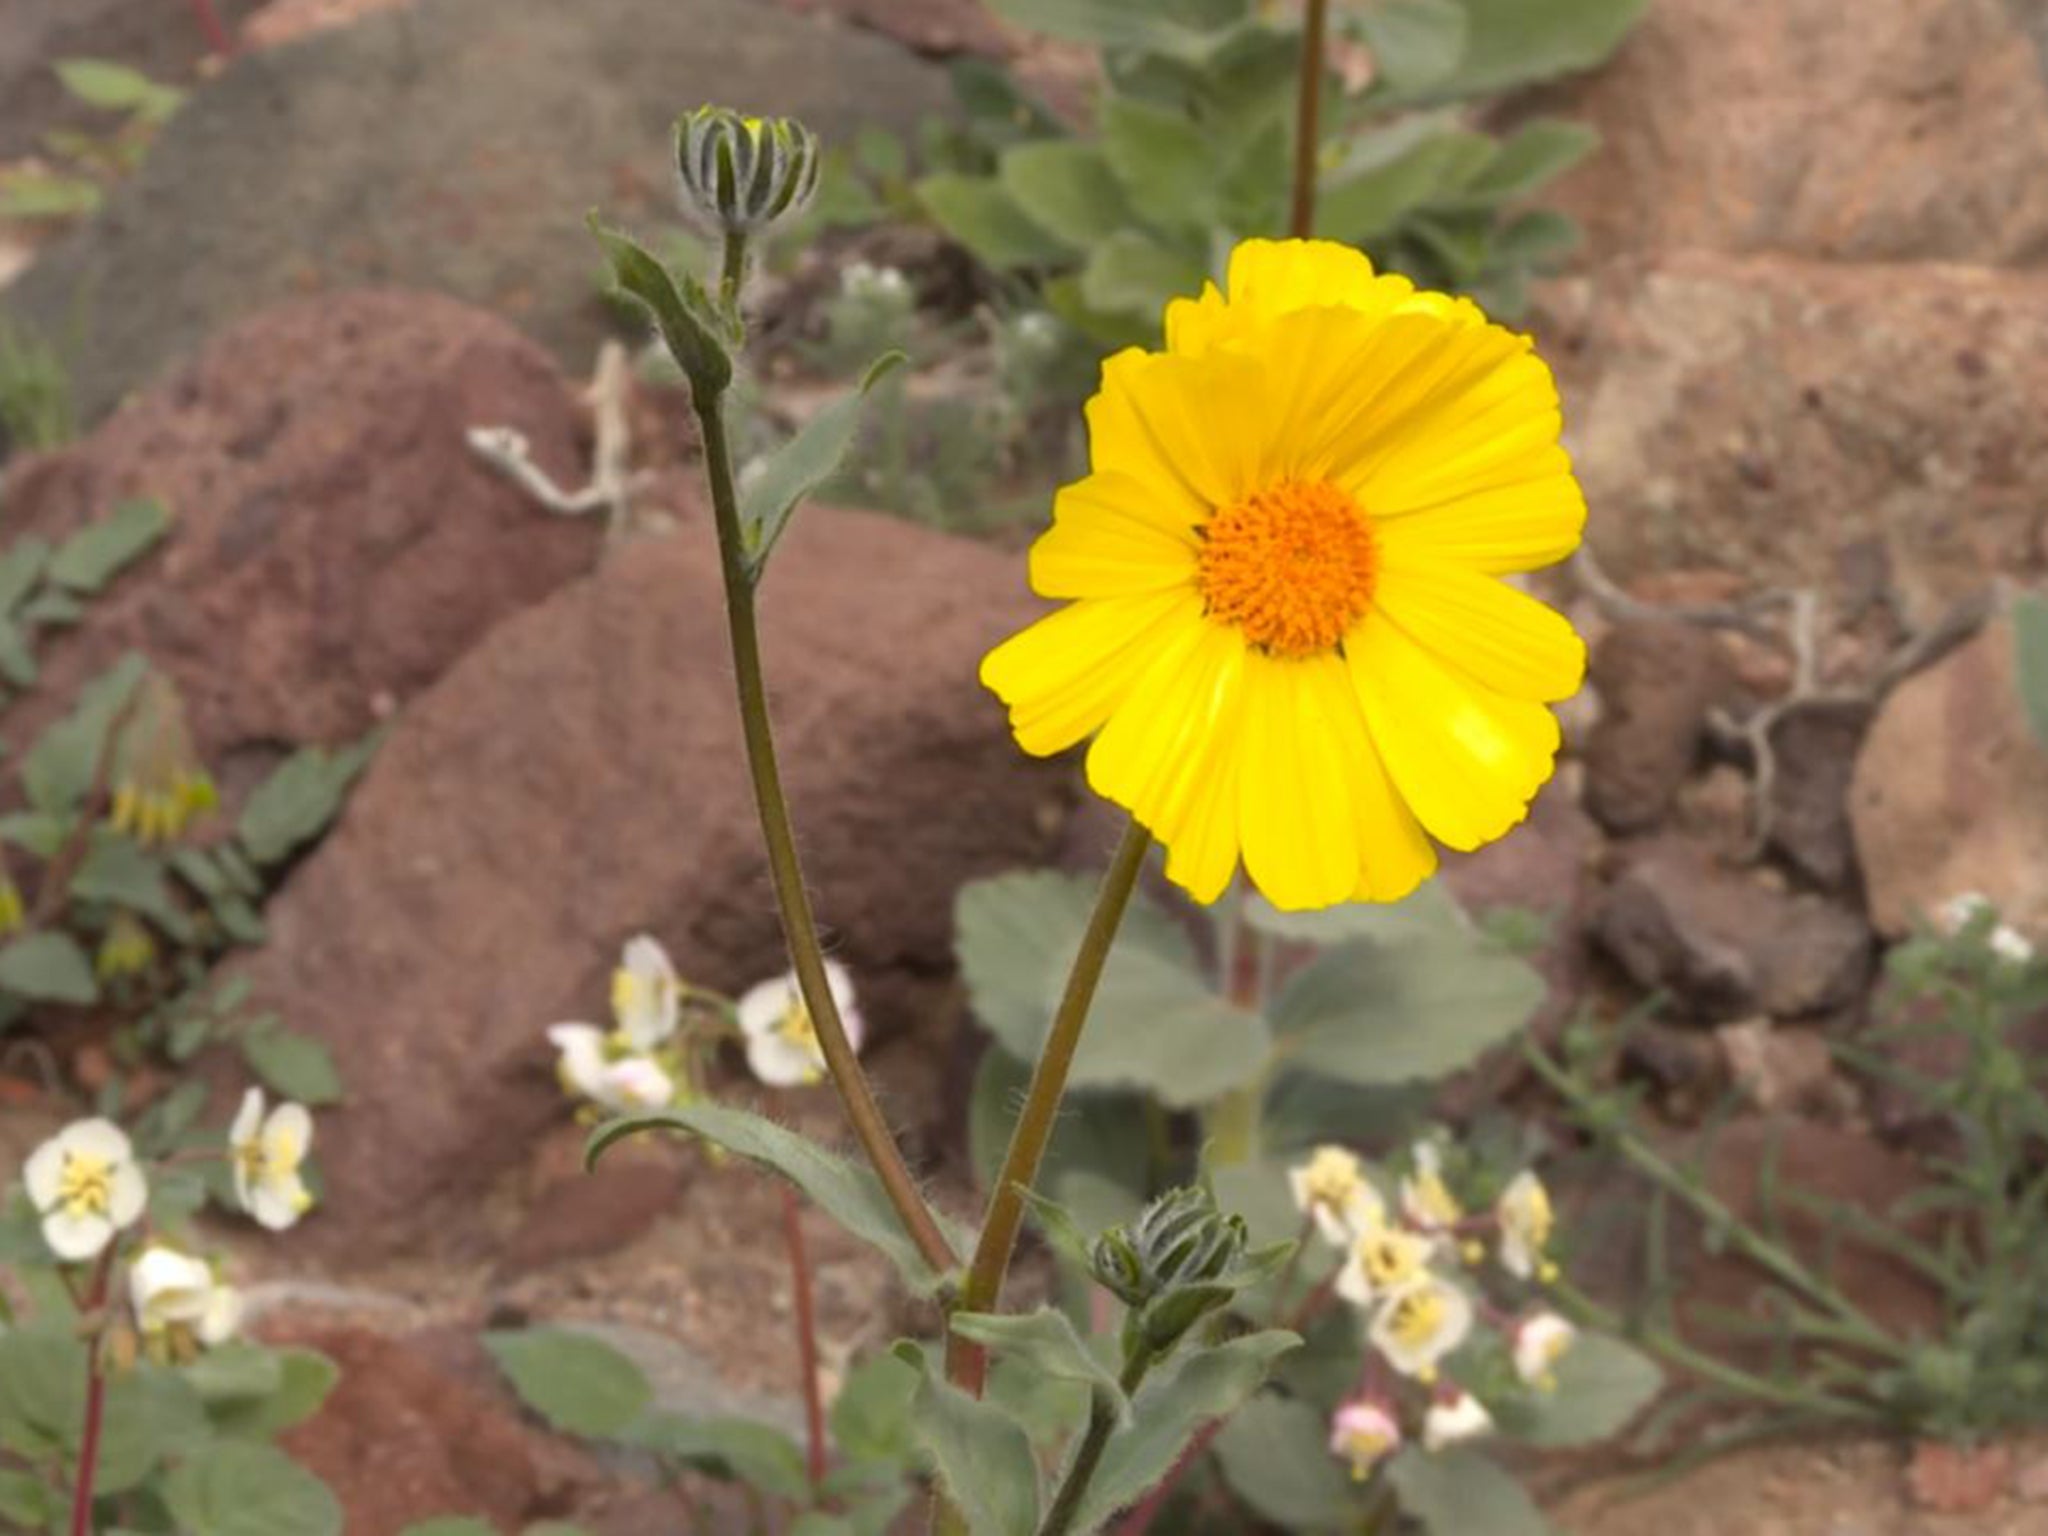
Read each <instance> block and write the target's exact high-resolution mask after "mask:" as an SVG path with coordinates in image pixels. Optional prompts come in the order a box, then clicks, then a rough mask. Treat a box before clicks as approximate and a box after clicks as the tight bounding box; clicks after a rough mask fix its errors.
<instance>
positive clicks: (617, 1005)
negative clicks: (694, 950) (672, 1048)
mask: <svg viewBox="0 0 2048 1536" xmlns="http://www.w3.org/2000/svg"><path fill="white" fill-rule="evenodd" d="M682 1007H683V989H682V983H681V982H680V981H678V980H677V978H676V968H675V964H674V962H672V961H671V960H670V959H669V957H668V951H667V950H665V949H663V948H662V947H661V943H660V941H659V940H658V939H656V938H654V937H653V936H652V935H651V934H645V933H642V934H637V935H635V936H634V937H633V938H631V939H628V940H627V941H626V947H625V949H624V950H623V951H622V952H621V953H620V956H619V968H618V969H617V970H615V971H614V972H612V1018H613V1019H614V1020H615V1021H616V1022H617V1024H618V1028H619V1033H620V1034H622V1035H624V1036H625V1037H626V1041H627V1043H628V1044H630V1045H631V1046H632V1047H633V1048H634V1049H635V1050H640V1051H651V1050H653V1049H654V1048H655V1047H656V1046H658V1045H661V1044H663V1043H664V1042H666V1041H667V1040H668V1039H669V1038H670V1037H671V1036H673V1035H674V1034H675V1032H676V1024H677V1022H678V1021H679V1020H680V1019H681V1018H682Z"/></svg>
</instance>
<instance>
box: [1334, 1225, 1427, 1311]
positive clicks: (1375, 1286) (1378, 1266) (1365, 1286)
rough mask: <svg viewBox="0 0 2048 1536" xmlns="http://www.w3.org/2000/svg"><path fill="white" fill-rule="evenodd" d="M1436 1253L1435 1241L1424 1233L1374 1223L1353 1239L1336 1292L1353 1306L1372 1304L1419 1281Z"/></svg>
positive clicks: (1340, 1272)
mask: <svg viewBox="0 0 2048 1536" xmlns="http://www.w3.org/2000/svg"><path fill="white" fill-rule="evenodd" d="M1435 1252H1436V1244H1435V1243H1434V1242H1433V1241H1432V1240H1431V1239H1429V1238H1427V1237H1424V1236H1423V1235H1422V1234H1421V1233H1419V1232H1409V1231H1405V1230H1404V1229H1402V1228H1400V1227H1396V1226H1391V1225H1389V1224H1388V1223H1386V1222H1375V1223H1373V1224H1372V1225H1371V1226H1369V1227H1365V1228H1363V1229H1362V1230H1360V1231H1359V1233H1358V1234H1357V1235H1356V1236H1355V1237H1354V1238H1352V1240H1351V1243H1350V1246H1349V1249H1348V1251H1347V1254H1346V1257H1345V1261H1344V1267H1343V1269H1341V1270H1339V1271H1338V1273H1337V1294H1338V1295H1339V1296H1342V1297H1343V1298H1344V1299H1345V1300H1346V1301H1348V1302H1350V1303H1351V1304H1352V1305H1354V1306H1360V1307H1366V1306H1371V1305H1372V1303H1373V1302H1375V1301H1377V1300H1379V1299H1380V1298H1381V1297H1382V1296H1386V1295H1388V1294H1389V1293H1391V1292H1394V1291H1399V1290H1405V1289H1406V1288H1407V1287H1409V1286H1411V1285H1413V1284H1414V1283H1415V1282H1416V1281H1417V1280H1420V1279H1421V1278H1422V1277H1423V1276H1424V1275H1425V1274H1427V1273H1428V1271H1429V1261H1430V1258H1431V1256H1432V1255H1433V1254H1434V1253H1435Z"/></svg>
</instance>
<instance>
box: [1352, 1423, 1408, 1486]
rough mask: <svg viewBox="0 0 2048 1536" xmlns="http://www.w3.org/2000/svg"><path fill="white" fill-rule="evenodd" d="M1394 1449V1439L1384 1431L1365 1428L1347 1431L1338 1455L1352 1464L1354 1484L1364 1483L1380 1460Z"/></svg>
mask: <svg viewBox="0 0 2048 1536" xmlns="http://www.w3.org/2000/svg"><path fill="white" fill-rule="evenodd" d="M1393 1448H1394V1441H1393V1438H1392V1437H1391V1436H1390V1435H1388V1434H1387V1433H1386V1432H1385V1431H1384V1430H1377V1429H1366V1428H1363V1427H1359V1428H1355V1429H1347V1430H1345V1431H1344V1438H1343V1442H1342V1443H1341V1445H1339V1447H1338V1454H1339V1455H1340V1456H1342V1457H1343V1458H1344V1459H1345V1460H1346V1461H1348V1462H1350V1463H1351V1477H1352V1481H1354V1482H1361V1483H1362V1482H1364V1481H1365V1479H1366V1476H1367V1475H1368V1474H1369V1473H1370V1472H1371V1471H1372V1469H1373V1468H1374V1467H1375V1466H1376V1465H1378V1464H1379V1461H1380V1459H1381V1458H1382V1457H1383V1456H1385V1455H1386V1454H1387V1452H1388V1451H1390V1450H1392V1449H1393Z"/></svg>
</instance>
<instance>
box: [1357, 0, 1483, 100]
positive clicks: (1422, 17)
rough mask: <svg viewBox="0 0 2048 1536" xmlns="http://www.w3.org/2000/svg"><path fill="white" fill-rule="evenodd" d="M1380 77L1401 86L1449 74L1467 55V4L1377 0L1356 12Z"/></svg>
mask: <svg viewBox="0 0 2048 1536" xmlns="http://www.w3.org/2000/svg"><path fill="white" fill-rule="evenodd" d="M1355 25H1356V26H1357V28H1358V30H1359V33H1360V34H1361V35H1362V36H1363V38H1364V40H1365V44H1366V46H1367V47H1368V48H1370V49H1371V50H1372V57H1373V64H1374V67H1375V69H1376V71H1377V73H1378V76H1379V78H1381V79H1383V80H1385V81H1386V82H1387V83H1388V84H1389V85H1390V86H1393V87H1394V88H1396V89H1398V90H1416V89H1420V88H1422V87H1425V86H1431V85H1435V84H1437V83H1438V82H1439V81H1442V80H1445V79H1448V78H1449V77H1450V76H1451V75H1452V74H1453V73H1455V72H1456V70H1457V68H1458V61H1459V60H1460V59H1462V58H1464V56H1465V36H1466V22H1465V8H1464V6H1463V5H1461V4H1459V3H1458V0H1378V3H1376V4H1373V5H1368V6H1366V7H1365V8H1363V9H1362V10H1360V11H1358V12H1357V13H1356V15H1355Z"/></svg>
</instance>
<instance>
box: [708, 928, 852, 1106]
mask: <svg viewBox="0 0 2048 1536" xmlns="http://www.w3.org/2000/svg"><path fill="white" fill-rule="evenodd" d="M825 978H826V980H827V982H829V983H830V985H831V988H832V1000H833V1001H834V1002H835V1003H837V1004H838V1005H839V1018H840V1021H841V1022H842V1023H843V1024H845V1025H846V1035H847V1039H848V1040H849V1041H851V1042H852V1045H853V1048H854V1049H855V1050H856V1051H858V1050H859V1049H860V1046H861V1036H862V1034H863V1032H864V1031H863V1026H862V1024H861V1017H860V1009H859V1008H858V1006H857V1005H856V1002H855V999H854V995H853V978H852V977H851V976H850V975H848V974H847V971H846V967H845V966H843V965H841V964H839V963H838V962H837V961H835V960H827V961H826V962H825ZM738 1014H739V1024H740V1034H741V1035H742V1036H743V1037H744V1038H745V1041H746V1047H747V1068H748V1070H749V1071H751V1072H752V1073H753V1074H754V1076H756V1077H757V1078H759V1079H760V1080H761V1081H762V1082H764V1083H766V1084H767V1085H768V1086H769V1087H771V1088H802V1087H808V1086H810V1085H811V1084H813V1083H819V1082H823V1081H824V1078H825V1052H824V1051H823V1049H822V1048H821V1047H820V1046H819V1044H818V1031H817V1028H816V1026H815V1025H813V1024H812V1022H811V1011H810V1009H809V1008H807V1007H805V1006H804V999H803V994H802V993H801V992H800V991H798V990H797V984H796V976H795V974H794V973H793V972H792V973H790V974H788V975H784V976H777V977H775V978H774V979H773V980H772V981H764V982H762V983H761V984H760V985H759V986H756V987H751V988H749V989H748V990H747V992H746V993H745V994H744V995H742V996H741V998H740V1000H739V1006H738Z"/></svg>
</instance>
